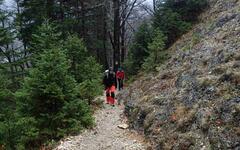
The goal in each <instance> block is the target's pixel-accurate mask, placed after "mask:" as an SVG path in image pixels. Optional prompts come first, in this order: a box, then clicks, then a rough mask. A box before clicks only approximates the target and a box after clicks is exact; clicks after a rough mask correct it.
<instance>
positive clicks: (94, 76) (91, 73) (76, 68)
mask: <svg viewBox="0 0 240 150" xmlns="http://www.w3.org/2000/svg"><path fill="white" fill-rule="evenodd" d="M64 48H65V50H66V53H67V56H68V58H69V60H70V61H71V68H70V71H71V73H72V75H73V76H74V77H75V79H76V80H77V82H78V83H80V84H79V96H80V97H81V98H82V99H86V100H88V102H89V104H90V103H91V102H90V101H91V100H93V99H94V97H96V96H97V95H100V94H101V93H102V85H101V77H102V75H101V70H102V66H101V65H99V64H98V63H97V62H96V59H95V58H94V57H92V56H89V54H88V53H87V49H86V47H85V45H84V43H83V41H82V40H81V39H79V38H78V37H77V36H69V37H68V39H67V41H66V42H65V46H64Z"/></svg>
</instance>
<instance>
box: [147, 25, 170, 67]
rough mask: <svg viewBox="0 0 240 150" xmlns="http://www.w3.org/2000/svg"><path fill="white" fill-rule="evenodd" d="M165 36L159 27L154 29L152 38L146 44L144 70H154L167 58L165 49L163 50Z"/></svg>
mask: <svg viewBox="0 0 240 150" xmlns="http://www.w3.org/2000/svg"><path fill="white" fill-rule="evenodd" d="M165 42H166V36H165V35H164V34H163V33H162V32H161V30H159V29H155V32H154V38H153V41H152V42H151V43H149V45H148V49H149V51H148V53H149V56H148V57H147V58H146V59H145V62H144V64H143V69H144V70H146V71H155V69H156V67H157V66H159V65H160V64H161V63H163V62H164V61H165V60H166V59H167V51H166V50H165V48H166V47H165V46H166V45H165Z"/></svg>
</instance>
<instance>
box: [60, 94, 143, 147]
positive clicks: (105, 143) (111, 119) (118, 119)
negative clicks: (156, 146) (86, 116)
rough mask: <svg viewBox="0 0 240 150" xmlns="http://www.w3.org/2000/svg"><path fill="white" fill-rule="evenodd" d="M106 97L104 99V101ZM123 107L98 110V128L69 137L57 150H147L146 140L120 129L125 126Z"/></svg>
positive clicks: (107, 107) (105, 106) (96, 114)
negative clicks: (120, 126)
mask: <svg viewBox="0 0 240 150" xmlns="http://www.w3.org/2000/svg"><path fill="white" fill-rule="evenodd" d="M103 98H104V97H102V99H103ZM123 110H124V107H123V106H115V107H112V106H109V105H106V104H104V107H103V109H100V110H98V111H97V112H96V113H95V115H94V117H95V118H96V127H95V128H94V129H93V130H87V131H85V132H83V133H82V134H81V135H78V136H74V137H69V138H67V139H65V140H64V141H62V142H61V144H60V145H59V146H58V147H57V148H56V150H145V149H147V148H146V145H145V143H144V139H143V138H142V137H141V136H140V135H138V134H137V133H133V132H131V131H129V130H128V129H120V128H118V125H121V124H124V123H125V122H126V119H124V117H123Z"/></svg>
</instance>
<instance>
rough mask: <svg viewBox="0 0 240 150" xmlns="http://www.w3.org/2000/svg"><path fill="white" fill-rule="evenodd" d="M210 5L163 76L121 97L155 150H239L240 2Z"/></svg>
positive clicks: (214, 1) (148, 79)
mask: <svg viewBox="0 0 240 150" xmlns="http://www.w3.org/2000/svg"><path fill="white" fill-rule="evenodd" d="M209 3H210V8H209V9H208V10H207V11H206V12H205V13H203V14H202V15H201V16H200V23H199V24H197V25H195V26H194V28H193V30H192V31H190V32H189V33H187V34H185V35H184V36H182V37H181V38H180V39H179V40H178V41H177V42H176V43H175V44H174V45H173V46H172V47H171V48H170V49H169V51H171V52H172V53H173V55H172V58H171V59H170V60H169V61H168V62H167V63H166V64H164V65H163V66H162V67H160V68H159V73H157V74H151V75H145V76H142V77H140V79H138V81H135V82H134V83H133V84H132V85H131V86H130V87H129V88H128V89H126V90H125V91H123V92H122V93H121V94H120V95H119V97H120V98H121V99H123V100H124V101H125V104H126V110H125V113H126V114H127V115H128V117H129V123H130V125H131V126H132V128H134V129H136V130H138V131H139V132H142V133H144V134H145V135H146V136H147V137H148V138H149V139H150V140H151V141H152V145H153V148H154V149H240V1H239V0H227V1H226V0H209Z"/></svg>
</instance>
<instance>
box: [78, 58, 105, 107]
mask: <svg viewBox="0 0 240 150" xmlns="http://www.w3.org/2000/svg"><path fill="white" fill-rule="evenodd" d="M79 68H80V77H81V79H82V82H81V83H80V84H79V95H80V97H81V98H82V99H87V100H88V102H89V103H91V100H93V99H94V98H95V97H96V96H97V95H100V94H102V89H103V87H102V83H101V78H102V75H101V68H102V67H101V66H100V65H99V64H98V63H97V62H96V60H95V59H94V58H93V57H88V58H87V59H86V60H85V61H84V62H83V63H81V64H80V65H79Z"/></svg>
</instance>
